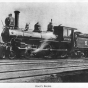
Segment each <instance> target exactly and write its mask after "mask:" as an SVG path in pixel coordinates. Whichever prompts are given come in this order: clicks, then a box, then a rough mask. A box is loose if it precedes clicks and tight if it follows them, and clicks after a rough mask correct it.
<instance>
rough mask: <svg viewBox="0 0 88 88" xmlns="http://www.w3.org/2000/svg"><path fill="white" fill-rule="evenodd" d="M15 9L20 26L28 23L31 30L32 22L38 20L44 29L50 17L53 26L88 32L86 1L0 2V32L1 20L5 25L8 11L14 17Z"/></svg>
mask: <svg viewBox="0 0 88 88" xmlns="http://www.w3.org/2000/svg"><path fill="white" fill-rule="evenodd" d="M15 10H19V11H20V14H19V27H20V28H24V27H25V24H26V23H30V29H32V30H33V29H34V24H35V23H36V22H39V23H40V24H41V29H42V31H46V30H47V25H48V23H49V22H50V20H51V19H52V20H53V25H54V26H58V25H59V24H62V25H63V26H68V27H74V28H77V29H78V31H81V32H83V33H88V2H70V1H69V2H0V33H1V32H2V27H3V25H2V22H3V24H4V25H5V23H4V21H5V18H6V17H7V16H8V14H9V13H12V14H13V17H14V11H15ZM1 20H2V22H1Z"/></svg>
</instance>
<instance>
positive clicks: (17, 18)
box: [14, 11, 20, 29]
mask: <svg viewBox="0 0 88 88" xmlns="http://www.w3.org/2000/svg"><path fill="white" fill-rule="evenodd" d="M14 13H15V28H16V29H18V28H19V13H20V12H19V11H14Z"/></svg>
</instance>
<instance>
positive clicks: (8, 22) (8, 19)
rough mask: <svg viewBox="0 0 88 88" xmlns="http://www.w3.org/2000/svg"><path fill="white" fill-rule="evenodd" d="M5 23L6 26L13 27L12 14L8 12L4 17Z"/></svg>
mask: <svg viewBox="0 0 88 88" xmlns="http://www.w3.org/2000/svg"><path fill="white" fill-rule="evenodd" d="M5 25H6V27H14V25H15V20H14V18H13V17H12V14H9V15H8V17H7V18H6V19H5Z"/></svg>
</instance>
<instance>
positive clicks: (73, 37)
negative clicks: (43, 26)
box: [1, 11, 88, 58]
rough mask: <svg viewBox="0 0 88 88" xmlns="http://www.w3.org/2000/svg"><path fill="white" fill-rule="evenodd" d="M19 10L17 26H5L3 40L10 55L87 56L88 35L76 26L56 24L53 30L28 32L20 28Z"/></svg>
mask: <svg viewBox="0 0 88 88" xmlns="http://www.w3.org/2000/svg"><path fill="white" fill-rule="evenodd" d="M18 22H19V11H15V27H14V28H12V27H8V28H7V27H4V29H3V32H2V34H1V36H2V39H3V42H4V43H5V44H6V46H7V47H9V52H10V53H9V54H8V57H11V58H13V57H15V56H17V57H20V56H23V55H24V56H28V57H30V56H33V57H48V58H49V57H50V58H66V57H87V56H88V55H87V53H88V35H87V34H82V33H79V32H74V31H75V30H77V29H76V28H71V27H66V26H60V25H59V26H54V31H53V32H48V31H46V32H34V31H32V32H28V31H23V30H22V29H21V28H19V25H18V24H19V23H18Z"/></svg>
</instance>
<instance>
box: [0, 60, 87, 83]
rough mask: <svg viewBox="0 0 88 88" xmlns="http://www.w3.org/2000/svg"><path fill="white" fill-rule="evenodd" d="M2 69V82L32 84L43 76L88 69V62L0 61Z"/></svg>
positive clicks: (0, 80)
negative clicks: (35, 79)
mask: <svg viewBox="0 0 88 88" xmlns="http://www.w3.org/2000/svg"><path fill="white" fill-rule="evenodd" d="M0 69H1V70H0V82H32V81H31V80H32V79H34V78H37V77H41V76H47V75H51V74H58V73H62V72H67V71H74V70H84V69H88V60H87V59H56V60H55V59H54V60H0Z"/></svg>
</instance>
